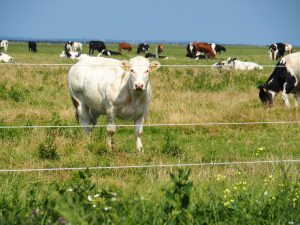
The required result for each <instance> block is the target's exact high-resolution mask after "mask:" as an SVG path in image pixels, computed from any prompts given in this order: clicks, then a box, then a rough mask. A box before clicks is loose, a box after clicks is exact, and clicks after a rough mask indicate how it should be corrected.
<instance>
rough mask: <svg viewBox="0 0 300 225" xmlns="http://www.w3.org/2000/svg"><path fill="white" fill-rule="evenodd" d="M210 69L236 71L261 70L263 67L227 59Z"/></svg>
mask: <svg viewBox="0 0 300 225" xmlns="http://www.w3.org/2000/svg"><path fill="white" fill-rule="evenodd" d="M212 67H213V68H217V69H236V70H255V69H260V70H261V69H263V67H262V66H260V65H258V64H257V63H254V62H246V61H241V60H237V59H236V58H231V57H229V58H228V59H227V60H225V61H220V62H217V63H215V64H213V65H212Z"/></svg>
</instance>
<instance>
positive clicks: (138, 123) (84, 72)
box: [68, 56, 160, 151]
mask: <svg viewBox="0 0 300 225" xmlns="http://www.w3.org/2000/svg"><path fill="white" fill-rule="evenodd" d="M159 66H160V64H159V63H158V62H155V61H154V62H151V63H150V62H149V60H148V59H146V58H144V57H142V56H137V57H135V58H132V59H130V60H129V61H128V60H122V61H120V60H116V59H111V58H104V57H84V58H82V59H80V60H79V62H78V63H76V64H75V65H74V66H73V67H72V68H71V70H70V72H69V75H68V87H69V92H70V95H71V97H72V101H73V104H74V106H75V108H76V115H77V118H78V119H79V121H80V123H81V125H83V126H85V131H86V132H90V131H91V129H90V127H88V125H90V124H93V125H96V123H97V119H98V117H99V116H100V115H105V114H106V116H107V121H108V125H107V131H108V137H107V143H108V146H109V147H110V148H113V147H114V145H113V134H114V133H115V131H116V126H115V119H116V117H118V118H121V119H124V120H133V121H134V124H135V135H136V137H137V141H136V147H137V149H138V151H143V145H142V140H141V135H142V129H143V123H144V121H145V118H146V116H147V113H148V108H149V103H150V98H151V85H150V82H149V72H152V71H155V70H156V69H157V68H159Z"/></svg>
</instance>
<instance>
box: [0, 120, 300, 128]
mask: <svg viewBox="0 0 300 225" xmlns="http://www.w3.org/2000/svg"><path fill="white" fill-rule="evenodd" d="M266 124H270V125H271V124H272V125H276V124H281V125H289V124H293V125H300V120H296V121H252V122H207V123H153V124H143V126H144V127H184V126H186V127H188V126H191V127H197V126H233V125H237V126H240V125H266ZM106 126H107V125H105V124H99V125H20V126H14V125H11V126H0V129H35V128H45V129H47V128H81V127H87V128H96V127H106ZM115 126H116V127H134V126H136V125H135V124H115Z"/></svg>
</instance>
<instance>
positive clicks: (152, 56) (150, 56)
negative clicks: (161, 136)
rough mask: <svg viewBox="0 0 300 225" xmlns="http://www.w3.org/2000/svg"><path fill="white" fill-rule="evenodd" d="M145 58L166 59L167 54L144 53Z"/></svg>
mask: <svg viewBox="0 0 300 225" xmlns="http://www.w3.org/2000/svg"><path fill="white" fill-rule="evenodd" d="M145 58H147V59H149V58H159V59H168V56H163V55H158V54H155V55H154V54H152V53H150V52H148V53H146V55H145Z"/></svg>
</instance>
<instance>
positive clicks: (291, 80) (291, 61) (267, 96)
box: [258, 52, 300, 108]
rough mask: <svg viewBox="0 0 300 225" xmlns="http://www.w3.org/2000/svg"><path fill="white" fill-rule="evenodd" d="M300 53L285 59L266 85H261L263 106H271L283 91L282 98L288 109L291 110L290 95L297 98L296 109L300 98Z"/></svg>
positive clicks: (280, 62) (260, 91)
mask: <svg viewBox="0 0 300 225" xmlns="http://www.w3.org/2000/svg"><path fill="white" fill-rule="evenodd" d="M299 80H300V52H297V53H293V54H289V55H287V56H285V57H283V58H282V59H281V60H280V61H279V62H278V63H277V65H276V67H275V69H274V71H273V72H272V74H271V75H270V77H269V79H268V80H267V82H266V83H265V84H264V85H259V86H258V88H259V98H260V100H261V102H262V103H263V105H265V106H271V105H272V104H273V99H274V98H275V96H276V95H277V94H278V93H279V92H280V91H282V98H283V100H284V103H285V105H286V107H288V108H290V102H289V99H288V94H290V93H292V94H294V97H295V107H296V108H297V107H298V99H299V98H300V85H299Z"/></svg>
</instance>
